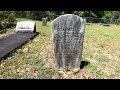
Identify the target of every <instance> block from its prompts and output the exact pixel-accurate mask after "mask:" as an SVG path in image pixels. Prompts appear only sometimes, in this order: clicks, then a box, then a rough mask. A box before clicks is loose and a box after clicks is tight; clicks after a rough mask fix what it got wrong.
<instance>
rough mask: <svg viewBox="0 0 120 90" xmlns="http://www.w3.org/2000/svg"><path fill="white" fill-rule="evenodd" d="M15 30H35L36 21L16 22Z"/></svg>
mask: <svg viewBox="0 0 120 90" xmlns="http://www.w3.org/2000/svg"><path fill="white" fill-rule="evenodd" d="M16 32H36V23H35V22H31V21H22V22H17V25H16Z"/></svg>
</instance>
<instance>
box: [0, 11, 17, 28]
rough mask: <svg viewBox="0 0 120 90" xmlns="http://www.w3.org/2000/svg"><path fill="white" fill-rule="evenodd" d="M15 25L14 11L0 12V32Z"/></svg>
mask: <svg viewBox="0 0 120 90" xmlns="http://www.w3.org/2000/svg"><path fill="white" fill-rule="evenodd" d="M15 24H16V18H15V12H14V11H0V30H1V29H5V28H9V27H11V26H13V25H15Z"/></svg>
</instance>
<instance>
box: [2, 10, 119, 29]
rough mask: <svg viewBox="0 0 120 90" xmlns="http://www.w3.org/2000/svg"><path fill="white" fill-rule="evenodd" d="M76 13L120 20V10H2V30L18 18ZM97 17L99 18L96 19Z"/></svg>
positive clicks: (100, 18) (51, 17)
mask: <svg viewBox="0 0 120 90" xmlns="http://www.w3.org/2000/svg"><path fill="white" fill-rule="evenodd" d="M63 14H75V15H78V16H81V17H85V18H87V19H89V20H90V18H93V19H94V20H90V21H89V22H94V23H95V22H99V23H100V22H101V21H102V20H104V22H105V20H107V19H109V23H110V22H111V23H112V22H116V23H118V22H119V21H120V11H0V30H2V29H6V28H9V27H11V26H14V25H15V24H16V18H28V19H33V20H40V21H41V20H42V18H44V17H47V18H48V20H53V19H55V18H56V17H58V16H59V15H63ZM96 19H98V20H97V21H96Z"/></svg>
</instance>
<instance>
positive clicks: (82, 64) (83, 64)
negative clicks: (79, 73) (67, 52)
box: [80, 60, 90, 69]
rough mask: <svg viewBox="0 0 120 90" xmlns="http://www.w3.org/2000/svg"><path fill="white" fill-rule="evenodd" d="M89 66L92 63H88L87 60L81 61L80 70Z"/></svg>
mask: <svg viewBox="0 0 120 90" xmlns="http://www.w3.org/2000/svg"><path fill="white" fill-rule="evenodd" d="M89 64H90V62H88V61H87V60H85V61H81V65H80V69H83V68H84V66H87V65H89Z"/></svg>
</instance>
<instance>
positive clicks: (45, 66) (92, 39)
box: [0, 19, 120, 79]
mask: <svg viewBox="0 0 120 90" xmlns="http://www.w3.org/2000/svg"><path fill="white" fill-rule="evenodd" d="M17 20H18V21H24V20H29V19H17ZM30 21H34V22H36V30H37V32H39V35H38V36H37V37H35V38H34V39H33V40H31V41H29V42H28V43H27V44H26V45H24V46H22V47H21V48H19V49H18V50H16V51H15V52H14V53H12V55H10V56H9V57H8V58H7V59H6V60H3V61H2V62H1V64H0V78H19V79H26V78H35V79H51V78H97V79H99V78H120V26H116V25H110V27H106V26H102V25H98V24H91V25H86V29H85V35H84V43H83V44H84V47H83V55H82V57H83V61H85V60H87V61H88V62H90V64H88V65H87V66H85V67H84V68H83V69H81V71H80V72H79V73H77V74H74V75H60V74H59V73H58V72H57V71H56V70H55V69H54V65H55V63H54V52H53V41H52V31H51V22H48V23H47V26H42V22H41V21H39V20H37V21H36V20H30ZM13 32H15V28H13V29H9V30H7V32H6V33H13Z"/></svg>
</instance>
